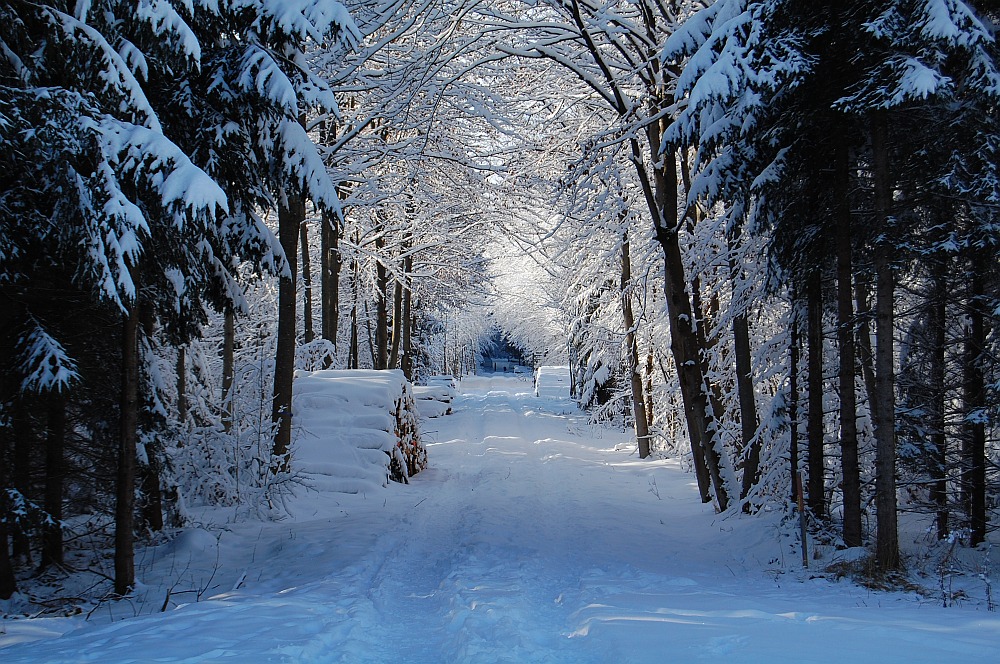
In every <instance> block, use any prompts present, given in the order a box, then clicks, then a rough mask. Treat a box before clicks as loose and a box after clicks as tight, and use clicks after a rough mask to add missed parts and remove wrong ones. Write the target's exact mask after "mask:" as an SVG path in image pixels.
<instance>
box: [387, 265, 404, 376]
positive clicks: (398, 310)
mask: <svg viewBox="0 0 1000 664" xmlns="http://www.w3.org/2000/svg"><path fill="white" fill-rule="evenodd" d="M402 336H403V280H402V279H401V278H400V279H396V280H395V285H394V286H393V292H392V345H391V347H390V349H389V362H388V363H387V365H386V368H387V369H395V368H397V367H398V366H399V347H400V344H401V343H402Z"/></svg>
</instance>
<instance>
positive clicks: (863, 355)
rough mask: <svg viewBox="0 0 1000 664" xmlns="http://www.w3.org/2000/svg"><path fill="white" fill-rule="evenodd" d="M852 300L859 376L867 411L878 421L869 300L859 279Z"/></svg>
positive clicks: (865, 286)
mask: <svg viewBox="0 0 1000 664" xmlns="http://www.w3.org/2000/svg"><path fill="white" fill-rule="evenodd" d="M854 299H855V300H856V301H857V305H858V319H859V321H860V322H859V325H858V334H857V344H858V355H859V358H858V359H859V360H860V363H861V376H862V378H864V381H865V391H866V392H867V393H868V409H869V411H871V417H872V422H876V421H878V419H879V412H878V408H879V402H878V399H876V398H875V393H876V392H877V391H878V390H877V387H876V385H875V383H876V380H875V352H874V351H873V350H872V335H871V324H870V323H869V321H870V320H871V318H872V311H871V302H870V300H871V298H870V297H869V293H868V286H867V284H865V282H864V281H863V280H861V279H855V280H854Z"/></svg>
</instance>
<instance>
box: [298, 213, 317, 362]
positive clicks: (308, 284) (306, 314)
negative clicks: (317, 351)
mask: <svg viewBox="0 0 1000 664" xmlns="http://www.w3.org/2000/svg"><path fill="white" fill-rule="evenodd" d="M303 216H304V215H303ZM299 235H300V236H301V237H300V238H299V242H300V244H301V247H302V318H303V323H302V334H303V336H304V338H305V342H306V343H309V342H310V341H312V340H313V339H315V338H316V333H315V332H313V314H312V310H313V293H312V262H311V261H310V260H309V226H308V225H307V224H306V221H305V219H303V220H302V223H301V224H299Z"/></svg>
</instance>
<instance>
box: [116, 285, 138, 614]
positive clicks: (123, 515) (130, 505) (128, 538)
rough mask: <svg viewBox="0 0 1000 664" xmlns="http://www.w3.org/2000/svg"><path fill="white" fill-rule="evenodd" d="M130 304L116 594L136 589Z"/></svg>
mask: <svg viewBox="0 0 1000 664" xmlns="http://www.w3.org/2000/svg"><path fill="white" fill-rule="evenodd" d="M138 309H139V306H138V303H133V305H132V307H131V308H130V309H129V311H128V312H127V313H126V314H125V315H124V316H123V320H122V349H121V350H122V366H121V393H120V401H119V411H120V412H119V417H120V423H119V434H118V479H117V484H116V502H115V583H114V587H115V594H117V595H119V596H125V595H128V594H129V593H130V592H131V591H132V588H133V587H134V586H135V551H134V544H135V535H134V525H135V448H136V443H137V441H138V424H139V315H138Z"/></svg>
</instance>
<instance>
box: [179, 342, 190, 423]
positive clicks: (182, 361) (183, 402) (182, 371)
mask: <svg viewBox="0 0 1000 664" xmlns="http://www.w3.org/2000/svg"><path fill="white" fill-rule="evenodd" d="M186 360H187V352H186V351H185V350H184V346H178V347H177V419H178V421H180V422H181V423H182V424H183V423H184V422H185V421H186V420H187V414H188V401H187V362H186Z"/></svg>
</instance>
